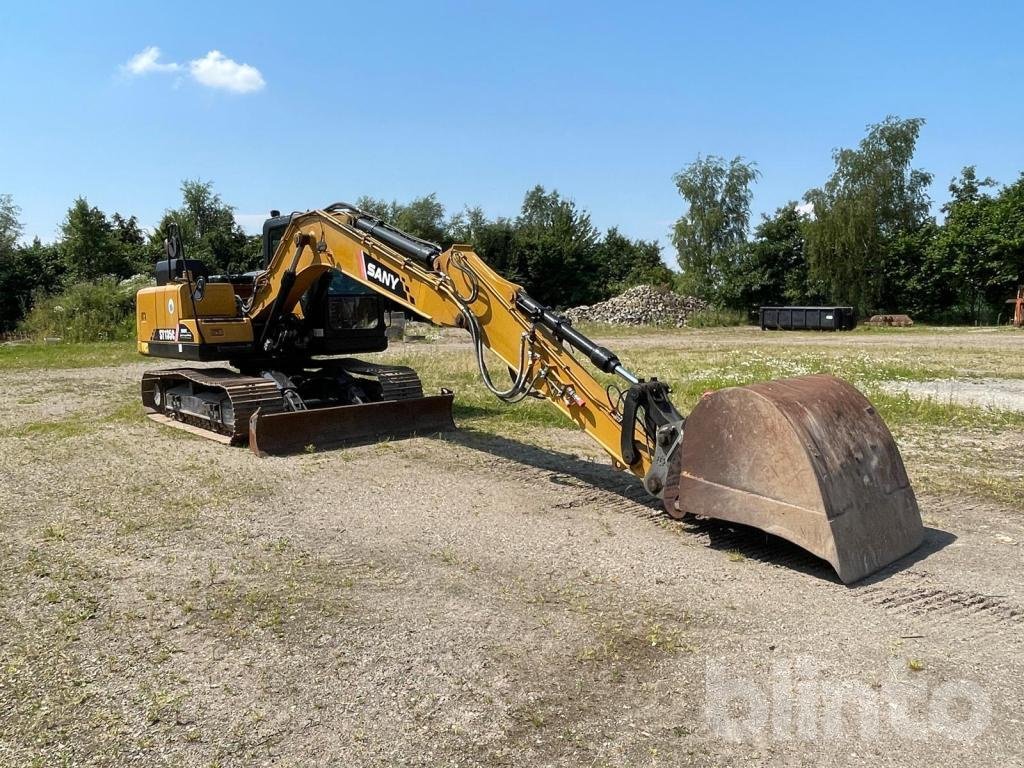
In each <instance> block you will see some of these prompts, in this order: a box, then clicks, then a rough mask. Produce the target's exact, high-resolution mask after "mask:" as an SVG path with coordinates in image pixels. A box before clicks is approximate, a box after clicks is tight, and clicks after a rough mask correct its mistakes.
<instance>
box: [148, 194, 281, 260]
mask: <svg viewBox="0 0 1024 768" xmlns="http://www.w3.org/2000/svg"><path fill="white" fill-rule="evenodd" d="M181 196H182V205H181V207H180V208H176V209H173V210H169V211H167V212H166V213H165V214H164V216H163V218H162V219H161V220H160V223H159V225H158V226H157V228H156V230H155V231H154V233H153V236H152V237H151V239H150V248H149V251H150V258H151V260H154V261H155V260H157V259H159V258H162V257H163V241H164V239H165V238H166V237H167V234H168V227H169V225H170V224H171V223H172V222H173V223H176V224H177V225H178V229H179V231H180V233H181V241H182V244H183V245H184V246H185V254H186V256H187V257H188V258H190V259H198V260H199V261H202V262H203V263H205V264H206V265H207V266H208V267H210V268H211V270H212V271H215V272H225V273H235V272H245V271H247V270H250V269H256V268H258V267H259V266H261V264H260V258H261V254H260V250H259V248H257V247H253V242H252V240H251V239H250V238H249V237H248V236H247V235H246V234H245V232H244V231H243V230H242V228H241V227H240V226H238V224H237V223H236V222H235V209H234V208H233V207H232V206H230V205H228V204H227V203H225V202H224V201H223V200H222V199H221V197H220V195H218V194H217V193H216V192H214V191H213V182H210V181H200V180H198V179H196V180H189V179H186V180H185V181H183V182H182V184H181Z"/></svg>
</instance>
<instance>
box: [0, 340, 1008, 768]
mask: <svg viewBox="0 0 1024 768" xmlns="http://www.w3.org/2000/svg"><path fill="white" fill-rule="evenodd" d="M584 330H585V331H586V332H588V333H591V334H592V335H593V336H595V337H596V338H598V339H600V340H601V341H603V342H604V343H605V344H607V345H608V346H609V347H611V348H612V349H614V350H615V351H616V352H617V353H618V354H619V355H620V357H621V359H622V360H623V362H624V363H625V364H626V365H627V366H628V367H630V368H631V369H632V370H634V371H636V372H637V373H639V374H641V375H645V376H650V375H657V376H658V377H659V378H662V379H663V380H666V381H668V382H669V383H670V384H671V386H672V387H673V390H674V393H675V399H676V401H677V403H678V405H679V406H680V408H681V410H683V411H686V410H687V409H688V408H690V407H691V406H692V405H693V404H694V403H695V402H696V400H697V399H698V398H699V397H700V395H701V394H702V393H703V392H704V391H706V390H709V389H716V388H719V387H723V386H730V385H736V384H745V383H748V382H753V381H759V380H763V379H768V378H777V377H784V376H794V375H802V374H807V373H818V372H827V373H833V374H835V375H838V376H841V377H843V378H846V379H849V380H850V381H852V382H853V383H855V384H856V385H857V386H858V387H859V388H861V389H862V390H863V391H864V392H865V393H866V394H867V395H868V396H869V398H870V399H871V400H872V401H873V402H874V403H875V405H876V406H877V408H878V410H879V412H880V413H881V414H882V416H883V417H884V418H885V420H886V421H887V423H889V425H890V427H891V428H892V430H893V433H894V434H895V436H896V438H897V440H898V442H899V445H900V448H901V451H902V453H903V456H904V458H905V461H906V464H907V468H908V471H909V473H910V475H911V478H912V481H913V483H914V486H915V489H916V491H917V493H918V496H919V498H920V499H921V501H922V514H923V517H924V520H925V523H926V525H927V526H928V530H929V533H928V539H927V541H926V545H925V547H924V548H923V551H922V553H921V554H920V555H919V557H918V558H917V559H914V560H913V561H912V562H910V563H908V564H904V565H901V566H899V567H898V568H896V569H894V571H893V572H892V573H890V574H888V575H887V576H886V578H885V579H884V580H883V581H878V582H870V583H869V584H866V585H864V586H862V587H859V588H855V589H847V588H844V587H842V586H841V585H839V584H837V583H836V582H835V580H834V578H832V577H831V576H830V575H829V572H828V571H827V569H824V570H823V569H822V568H821V567H820V566H819V565H815V564H814V563H812V562H809V560H808V558H803V559H801V558H800V557H799V556H797V555H794V554H793V553H792V552H788V551H785V550H784V552H786V554H784V556H783V557H782V558H781V559H779V558H777V557H776V555H775V551H776V547H775V545H767V546H766V544H765V537H764V536H763V535H761V536H757V535H753V536H751V535H747V536H744V535H737V534H734V533H730V532H728V531H725V530H723V529H722V528H721V527H715V526H714V525H712V526H703V525H699V524H686V523H677V522H674V521H670V520H668V519H667V518H665V517H664V516H663V515H660V514H659V513H658V511H657V509H656V508H655V507H653V506H651V505H649V504H648V502H647V501H645V500H644V499H642V498H641V496H640V495H638V494H637V493H636V490H637V489H636V482H635V480H634V479H633V478H632V477H631V476H629V475H627V474H623V473H619V472H615V471H613V470H612V469H611V468H610V467H608V466H607V462H606V461H605V460H604V458H603V457H602V456H600V455H599V453H600V452H599V450H598V449H596V447H595V446H593V445H592V444H590V442H589V440H588V439H587V438H586V437H585V436H584V435H581V434H580V433H578V432H576V431H575V430H570V429H569V427H570V426H571V425H569V424H568V423H567V421H566V420H565V419H564V418H563V417H562V416H561V415H560V414H559V413H558V411H556V410H555V409H554V408H551V407H550V406H548V405H546V404H544V403H542V402H535V401H529V400H528V401H526V402H524V403H521V404H518V405H513V406H506V405H504V404H502V403H499V402H497V401H495V400H494V398H493V397H492V396H491V395H490V394H489V393H488V392H487V391H486V390H485V389H484V387H483V386H482V384H480V382H479V381H478V377H477V372H476V369H475V364H474V361H473V356H472V354H471V351H470V348H469V345H468V344H467V343H465V342H464V341H463V340H461V339H460V338H458V337H456V336H451V335H448V334H445V335H443V336H442V337H441V338H440V339H439V340H438V341H436V342H432V343H409V344H396V345H394V346H393V347H392V349H391V350H389V351H388V352H387V353H384V354H383V355H382V356H381V357H382V358H383V359H384V360H386V361H388V362H392V363H402V364H408V365H411V366H413V367H414V368H416V369H417V370H418V371H419V372H420V375H421V377H422V378H423V379H424V382H425V387H426V388H427V389H428V390H433V389H437V388H439V387H442V386H444V387H450V388H452V389H454V390H455V391H456V412H455V416H456V421H457V423H458V425H459V427H460V430H459V432H457V433H455V434H454V435H452V436H450V437H447V438H443V439H431V438H417V439H414V440H407V441H396V442H390V443H382V444H377V445H369V446H361V447H358V448H351V449H347V450H340V451H329V452H319V453H314V454H309V455H302V456H296V457H290V458H283V459H266V460H259V459H256V458H254V457H253V456H251V455H250V454H249V453H248V452H246V451H244V450H240V449H239V450H232V449H227V448H225V447H223V446H220V445H218V444H215V443H212V442H210V441H205V440H202V439H200V438H196V437H194V436H191V435H188V434H186V433H182V432H179V431H176V430H171V429H167V428H162V427H159V426H157V425H155V424H153V423H151V422H149V421H148V420H147V419H146V418H145V416H144V414H143V411H142V408H141V406H140V405H139V403H138V383H137V382H138V379H139V377H140V375H141V373H142V371H143V370H145V369H146V368H147V367H153V366H159V365H164V364H166V363H167V361H159V360H146V359H144V358H140V357H139V356H138V355H136V353H135V351H134V348H133V346H132V345H129V344H115V343H111V344H88V345H60V344H51V345H34V344H18V345H3V346H0V383H2V385H3V386H2V387H0V478H2V480H0V625H2V626H3V627H4V631H3V632H0V765H3V766H7V765H12V766H16V765H17V766H20V765H26V766H29V765H38V766H50V765H97V766H98V765H103V766H107V765H111V766H113V765H117V766H121V765H129V764H145V765H173V766H196V765H198V766H221V768H224V767H226V766H246V765H255V764H267V765H269V764H276V765H289V766H305V765H380V766H384V765H395V764H406V765H431V766H433V765H481V764H483V765H515V766H519V765H525V766H542V765H543V766H547V765H581V764H585V765H599V766H613V765H629V766H633V765H644V766H647V765H650V766H668V765H684V764H690V765H708V766H711V765H748V764H772V765H798V764H829V765H846V764H855V765H865V766H867V765H876V764H878V763H879V762H886V759H885V756H886V755H888V756H889V757H888V762H890V763H891V762H893V760H894V759H895V758H893V755H899V756H901V757H900V760H899V761H897V762H898V763H899V764H906V765H919V766H924V765H927V766H929V768H932V766H936V765H946V764H950V765H952V764H955V760H954V757H956V756H959V757H962V756H963V755H964V754H971V755H972V759H973V761H974V762H976V763H978V764H996V763H1002V764H1005V763H1006V762H1007V760H1010V759H1012V756H1014V755H1017V756H1019V754H1021V753H1022V750H1024V741H1022V737H1021V734H1020V731H1019V729H1017V728H1015V727H1013V726H1011V725H1009V724H1008V723H1009V721H1010V720H1012V719H1013V718H1015V717H1018V716H1019V713H1018V709H1017V707H1018V705H1019V701H1020V698H1021V695H1022V692H1024V689H1022V687H1021V685H1022V684H1021V683H1019V682H1018V681H1019V680H1021V679H1024V669H1022V668H1021V666H1020V660H1021V658H1024V656H1022V655H1021V653H1022V650H1024V649H1022V648H1021V646H1020V638H1021V637H1022V636H1024V631H1022V630H1024V624H1022V621H1024V609H1022V608H1021V606H1022V605H1024V593H1022V592H1021V586H1020V579H1019V561H1020V548H1019V547H1020V542H1021V541H1024V520H1022V516H1021V507H1022V499H1024V459H1022V458H1021V457H1022V456H1024V415H1022V414H1021V412H1020V411H1017V410H1009V409H1008V410H999V409H992V408H983V407H977V406H969V405H962V404H955V403H953V402H947V401H941V400H934V399H933V400H928V399H914V398H911V397H909V396H907V395H895V394H891V390H890V389H888V388H887V386H886V385H887V384H888V383H891V382H899V381H904V382H906V381H927V380H931V379H946V378H957V379H964V380H967V379H970V380H977V381H986V380H991V379H1003V380H1006V379H1021V378H1024V366H1022V365H1021V360H1022V359H1024V333H1020V332H1014V331H1009V330H1004V329H999V330H988V329H963V328H962V329H938V328H934V329H933V328H913V329H909V330H897V329H887V330H867V329H865V330H858V331H856V332H853V333H848V334H812V333H793V334H789V333H762V332H760V331H758V330H754V329H746V328H737V329H699V330H670V331H667V330H651V329H648V330H643V331H636V330H632V329H630V330H623V329H608V328H587V329H584ZM368 357H369V356H368ZM173 364H174V363H172V365H173ZM495 370H499V369H497V368H495ZM811 560H813V559H811ZM794 563H795V565H794ZM779 654H782V655H783V656H782V657H783V658H784V659H803V658H809V657H813V658H815V659H817V661H818V662H820V663H821V664H822V665H824V668H827V669H829V670H830V674H833V675H835V676H837V677H838V678H839V679H841V680H847V679H849V680H853V681H855V682H858V684H863V685H864V686H866V688H867V689H868V690H876V689H878V686H882V685H889V684H891V683H892V682H893V681H896V682H899V683H900V684H906V685H908V686H910V685H913V684H921V683H922V682H923V683H925V684H927V685H930V686H933V687H934V686H937V685H941V684H942V683H944V682H948V681H955V680H960V679H967V680H970V681H975V682H977V684H978V685H980V686H982V688H983V690H985V691H986V692H987V695H988V696H989V697H990V705H991V710H992V713H993V716H992V720H993V724H992V726H991V729H990V730H989V731H986V734H985V737H984V738H983V739H980V740H978V741H977V742H974V743H972V744H970V745H968V746H966V747H965V746H964V745H962V744H961V745H959V746H956V747H951V745H950V743H949V742H947V741H943V739H942V737H941V736H940V735H939V736H934V737H930V738H927V739H918V738H916V737H915V738H912V737H910V736H908V735H907V733H899V732H896V731H891V732H890V731H885V732H884V733H882V734H881V735H880V736H878V738H877V739H872V740H869V741H858V742H857V743H856V744H854V745H853V748H852V750H851V749H847V746H848V745H844V744H843V742H841V741H835V740H832V741H828V740H825V741H822V740H814V739H812V740H809V741H808V740H799V739H797V740H790V741H786V742H770V741H769V742H768V743H767V744H766V743H764V742H760V741H753V742H750V743H739V744H735V743H730V742H723V741H722V740H720V739H716V738H715V737H714V734H713V733H709V732H708V728H707V727H706V724H705V723H704V720H703V715H702V711H701V709H700V707H701V702H702V700H703V698H702V697H703V696H704V686H705V683H704V670H705V664H706V662H707V660H708V659H720V660H723V661H724V663H727V664H728V665H729V666H730V669H733V670H744V671H745V673H747V674H750V675H767V674H768V670H769V669H770V668H772V664H773V663H775V661H776V660H777V658H778V657H779ZM922 722H923V721H922ZM917 727H919V728H925V729H926V726H917ZM965 749H966V750H968V751H967V752H964V750H965ZM853 753H856V754H853Z"/></svg>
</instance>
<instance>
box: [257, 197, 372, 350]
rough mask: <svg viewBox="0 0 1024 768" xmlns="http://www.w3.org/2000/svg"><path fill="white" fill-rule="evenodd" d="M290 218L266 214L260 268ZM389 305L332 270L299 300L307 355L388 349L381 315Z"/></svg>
mask: <svg viewBox="0 0 1024 768" xmlns="http://www.w3.org/2000/svg"><path fill="white" fill-rule="evenodd" d="M291 220H292V217H291V215H284V216H282V215H281V214H280V213H278V212H277V211H271V212H270V218H269V219H267V220H266V221H265V222H264V223H263V266H264V268H266V266H267V265H268V264H269V263H270V259H271V258H272V257H273V255H274V254H275V253H276V252H277V249H278V246H280V244H281V238H282V237H284V233H285V230H286V229H287V228H288V224H289V223H291ZM389 305H390V302H386V300H384V299H383V298H382V297H381V296H380V295H379V294H377V293H375V292H374V291H372V290H370V289H369V288H367V287H366V286H364V285H362V284H361V283H359V282H357V281H356V280H353V279H352V278H351V277H349V276H348V275H345V274H344V273H342V272H341V270H338V269H332V270H331V271H330V272H329V273H328V274H326V275H324V276H323V277H322V278H320V280H318V281H317V282H316V283H314V285H313V286H312V287H311V288H310V289H309V290H308V291H306V293H305V295H304V296H303V297H302V299H300V301H299V306H300V307H301V308H302V316H303V318H304V322H305V325H306V329H307V331H308V334H309V347H308V352H309V354H313V355H331V354H339V353H341V354H348V353H356V352H381V351H383V350H385V349H387V347H388V337H387V324H386V323H385V321H384V311H385V309H386V308H388V306H389Z"/></svg>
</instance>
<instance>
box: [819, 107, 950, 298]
mask: <svg viewBox="0 0 1024 768" xmlns="http://www.w3.org/2000/svg"><path fill="white" fill-rule="evenodd" d="M923 125H924V120H923V119H920V118H910V119H907V120H901V119H899V118H896V117H892V116H890V117H887V118H886V119H885V120H883V121H882V122H881V123H877V124H875V125H870V126H868V130H867V135H866V136H865V137H864V138H863V139H862V140H861V142H860V144H859V145H858V147H857V149H838V150H836V151H835V152H834V153H833V155H832V157H833V160H834V161H835V170H834V171H833V173H832V176H831V177H830V178H829V179H828V181H827V182H825V185H824V186H823V187H821V188H817V189H812V190H809V191H808V192H807V194H806V195H805V199H806V200H807V201H808V202H809V203H811V204H812V205H813V209H814V215H813V218H812V220H811V221H810V222H809V223H808V226H807V255H808V261H809V264H810V268H811V276H812V278H815V279H819V280H821V281H822V282H823V283H824V284H825V285H826V287H827V289H828V291H829V294H830V296H831V300H832V301H835V302H837V303H838V302H842V303H848V304H852V305H853V306H854V307H856V308H857V309H858V310H860V311H861V312H868V311H869V310H872V309H886V308H887V309H892V310H897V309H900V307H898V306H889V307H885V306H884V302H885V300H886V297H892V296H893V295H895V294H894V293H893V292H892V291H891V290H889V289H890V283H892V282H893V281H895V280H897V279H899V278H898V277H897V272H898V271H897V270H896V269H895V268H894V266H895V264H894V262H895V259H896V255H897V253H898V252H899V249H898V248H896V244H897V243H898V242H900V240H901V239H903V243H904V245H905V244H906V243H907V242H910V241H908V240H907V239H906V238H907V237H908V236H913V235H914V234H915V233H917V232H918V231H919V230H920V229H921V228H922V227H924V226H925V225H926V224H927V223H928V209H929V199H928V193H927V188H928V185H929V184H930V183H931V179H932V176H931V174H929V173H927V172H925V171H922V170H920V169H915V168H912V167H911V162H912V160H913V157H914V149H915V147H916V145H917V139H918V136H919V134H920V132H921V127H922V126H923ZM902 255H903V258H904V259H905V258H906V257H907V256H908V254H907V253H906V252H905V251H904V252H903V253H902Z"/></svg>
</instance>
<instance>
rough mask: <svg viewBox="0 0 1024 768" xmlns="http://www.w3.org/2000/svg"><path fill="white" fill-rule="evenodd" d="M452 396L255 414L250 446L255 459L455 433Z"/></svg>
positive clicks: (448, 394)
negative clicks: (255, 456) (411, 437)
mask: <svg viewBox="0 0 1024 768" xmlns="http://www.w3.org/2000/svg"><path fill="white" fill-rule="evenodd" d="M452 400H453V395H452V394H451V393H450V392H445V393H443V394H440V395H432V396H429V397H418V398H413V399H410V400H385V401H382V402H379V403H365V404H363V405H342V406H338V407H335V408H315V409H312V410H308V411H293V412H289V413H270V414H267V415H265V416H264V415H263V414H262V413H261V412H260V411H256V413H254V414H253V415H252V418H251V419H250V420H249V447H250V448H251V449H252V451H253V453H255V454H256V455H257V456H268V455H275V456H276V455H286V454H290V453H302V452H303V451H310V450H316V451H319V450H324V449H330V448H337V447H340V446H343V445H357V444H360V443H369V442H377V441H380V440H387V439H390V438H398V437H409V436H412V435H417V434H418V435H428V434H433V433H436V432H443V431H446V430H449V429H455V422H454V421H452Z"/></svg>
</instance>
